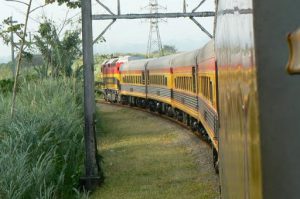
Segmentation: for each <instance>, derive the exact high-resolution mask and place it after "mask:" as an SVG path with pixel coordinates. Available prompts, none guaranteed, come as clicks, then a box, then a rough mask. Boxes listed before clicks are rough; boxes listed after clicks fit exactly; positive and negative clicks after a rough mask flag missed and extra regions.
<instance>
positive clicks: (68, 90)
mask: <svg viewBox="0 0 300 199" xmlns="http://www.w3.org/2000/svg"><path fill="white" fill-rule="evenodd" d="M78 87H79V88H78V89H77V90H76V91H74V88H73V87H72V82H71V81H69V80H43V81H34V82H29V83H28V84H23V85H22V86H21V87H20V91H19V93H18V96H17V101H16V114H15V117H14V119H13V120H11V119H10V116H9V112H10V111H9V107H10V100H11V96H10V95H8V96H5V97H3V96H2V97H0V165H1V166H0V198H11V199H13V198H74V197H75V195H76V192H75V191H74V190H73V189H74V187H75V188H76V186H77V183H78V179H79V176H81V172H82V171H83V168H82V165H83V159H84V145H83V131H82V129H83V126H82V125H83V110H82V100H81V98H82V87H81V86H78Z"/></svg>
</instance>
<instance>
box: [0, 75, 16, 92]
mask: <svg viewBox="0 0 300 199" xmlns="http://www.w3.org/2000/svg"><path fill="white" fill-rule="evenodd" d="M13 85H14V81H13V80H11V79H3V80H0V94H7V93H9V92H11V91H12V89H13Z"/></svg>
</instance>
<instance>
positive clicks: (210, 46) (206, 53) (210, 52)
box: [197, 39, 215, 63]
mask: <svg viewBox="0 0 300 199" xmlns="http://www.w3.org/2000/svg"><path fill="white" fill-rule="evenodd" d="M213 57H215V42H214V40H213V39H212V40H210V41H209V42H208V43H207V44H206V45H205V46H203V47H202V48H201V50H200V51H199V54H198V56H197V63H199V62H202V61H204V60H207V59H210V58H213Z"/></svg>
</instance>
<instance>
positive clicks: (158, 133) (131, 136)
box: [92, 105, 218, 199]
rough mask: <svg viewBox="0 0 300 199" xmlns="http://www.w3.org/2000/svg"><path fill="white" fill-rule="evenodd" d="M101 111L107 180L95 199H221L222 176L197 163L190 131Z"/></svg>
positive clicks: (139, 115)
mask: <svg viewBox="0 0 300 199" xmlns="http://www.w3.org/2000/svg"><path fill="white" fill-rule="evenodd" d="M100 107H101V108H100V119H99V120H100V121H99V122H98V126H97V128H98V131H99V132H100V134H99V137H98V138H99V141H98V145H99V149H100V151H101V155H102V156H103V158H104V173H105V175H106V180H105V182H104V185H103V186H102V187H101V188H99V189H98V190H97V191H96V192H95V193H94V194H93V195H92V198H101V199H106V198H107V199H114V198H122V199H127V198H128V199H129V198H130V199H135V198H143V199H144V198H146V199H147V198H151V199H152V198H164V199H165V198H170V199H171V198H172V199H173V198H180V199H181V198H183V199H184V198H203V199H206V198H207V199H210V198H218V177H217V176H216V175H215V174H214V172H213V169H203V168H202V169H201V167H202V166H201V165H199V163H197V161H196V159H197V157H196V156H197V154H195V146H190V144H189V141H190V137H189V136H191V135H188V134H189V132H183V131H186V130H184V129H182V128H180V127H178V126H177V125H174V124H172V123H170V122H168V121H165V120H162V119H160V118H156V117H151V116H150V115H149V114H148V113H144V112H139V111H136V110H132V109H127V108H119V107H112V106H110V105H100ZM197 142H198V140H197V141H196V145H197ZM194 145H195V143H194ZM203 145H204V144H203ZM205 147H206V146H205ZM206 148H207V147H206ZM202 158H204V159H205V158H208V157H206V156H205V157H202ZM204 162H207V160H204ZM207 164H208V163H207ZM203 167H207V165H203ZM208 167H210V168H211V167H212V166H210V165H209V166H208Z"/></svg>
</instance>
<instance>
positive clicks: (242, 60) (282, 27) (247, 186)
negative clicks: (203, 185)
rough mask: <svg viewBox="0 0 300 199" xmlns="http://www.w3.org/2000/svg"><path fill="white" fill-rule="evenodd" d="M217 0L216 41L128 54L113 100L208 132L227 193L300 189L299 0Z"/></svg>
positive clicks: (264, 194) (282, 194)
mask: <svg viewBox="0 0 300 199" xmlns="http://www.w3.org/2000/svg"><path fill="white" fill-rule="evenodd" d="M216 5H217V11H216V23H215V37H214V40H212V41H210V42H208V43H207V44H206V45H205V46H204V47H202V48H201V49H199V50H195V51H191V52H186V53H180V54H175V55H171V56H166V57H161V58H155V59H142V60H135V61H128V62H124V63H123V64H122V66H121V67H120V68H119V69H118V70H116V73H118V79H117V80H115V82H114V86H115V87H113V88H112V87H111V88H110V89H111V91H109V92H114V93H115V95H114V97H113V98H111V100H113V101H118V102H121V103H129V104H131V105H136V106H141V107H149V109H150V110H152V111H157V112H160V113H164V114H168V115H170V116H172V117H176V118H177V119H178V120H181V121H183V122H185V123H186V124H187V125H190V126H191V127H192V128H193V129H194V130H196V129H198V130H199V131H200V132H201V133H202V134H203V136H206V137H207V139H208V140H210V141H211V143H212V146H213V154H214V163H215V165H216V167H217V166H218V165H219V172H220V184H221V195H222V198H225V199H227V198H228V199H231V198H233V199H235V198H237V199H240V198H245V199H262V198H264V199H274V198H275V199H276V198H289V199H294V198H295V199H296V198H299V187H300V181H299V179H300V169H299V165H300V159H299V158H298V157H300V122H299V121H300V75H299V73H300V64H299V63H300V54H299V52H300V49H299V48H300V31H297V29H298V28H299V27H300V22H299V21H300V20H299V19H300V14H299V7H300V1H294V0H285V1H277V0H275V1H274V0H216ZM287 63H288V66H287V67H286V65H287ZM103 68H104V71H105V70H109V69H107V68H109V66H107V65H104V66H103ZM105 68H106V69H105ZM286 68H288V70H286ZM115 88H117V89H115ZM109 92H107V93H109ZM107 98H108V97H107Z"/></svg>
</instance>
